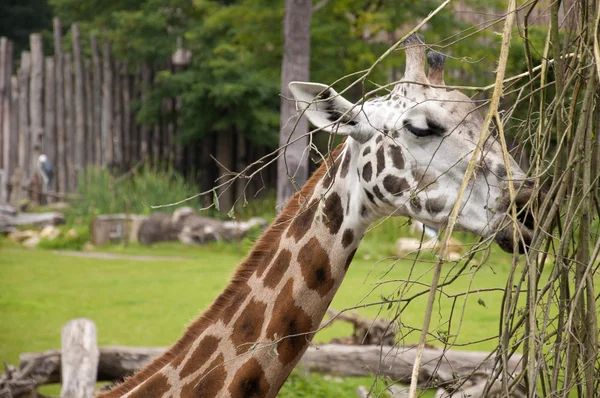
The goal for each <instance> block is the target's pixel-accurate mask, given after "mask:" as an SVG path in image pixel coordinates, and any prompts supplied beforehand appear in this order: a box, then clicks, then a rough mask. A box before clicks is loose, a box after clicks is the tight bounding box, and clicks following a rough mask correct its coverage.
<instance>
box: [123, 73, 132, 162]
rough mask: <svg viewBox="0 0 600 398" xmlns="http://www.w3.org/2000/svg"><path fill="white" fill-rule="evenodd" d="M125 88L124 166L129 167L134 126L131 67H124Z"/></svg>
mask: <svg viewBox="0 0 600 398" xmlns="http://www.w3.org/2000/svg"><path fill="white" fill-rule="evenodd" d="M121 79H122V83H121V86H122V87H123V145H122V146H123V164H124V165H125V167H129V166H130V165H131V164H132V163H133V162H132V159H133V158H132V154H131V146H132V145H133V143H132V142H131V139H132V134H131V132H132V126H131V120H132V117H131V81H130V76H129V65H128V64H124V65H123V74H122V76H121Z"/></svg>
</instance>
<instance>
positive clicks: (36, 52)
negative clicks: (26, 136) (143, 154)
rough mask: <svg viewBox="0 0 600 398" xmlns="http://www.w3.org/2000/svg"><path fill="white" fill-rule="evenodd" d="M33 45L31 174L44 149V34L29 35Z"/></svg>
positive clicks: (30, 111)
mask: <svg viewBox="0 0 600 398" xmlns="http://www.w3.org/2000/svg"><path fill="white" fill-rule="evenodd" d="M29 45H30V47H31V81H30V85H29V115H30V120H31V124H30V131H31V141H30V147H29V148H30V151H31V155H30V163H29V168H30V174H29V177H30V178H32V177H33V176H34V175H35V174H37V163H38V158H39V156H40V153H41V151H42V141H43V136H44V49H43V47H42V36H41V35H40V34H39V33H34V34H32V35H30V36H29Z"/></svg>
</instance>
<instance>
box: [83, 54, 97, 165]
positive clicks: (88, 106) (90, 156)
mask: <svg viewBox="0 0 600 398" xmlns="http://www.w3.org/2000/svg"><path fill="white" fill-rule="evenodd" d="M84 75H85V76H84V79H85V132H86V135H85V139H84V141H85V158H84V165H86V166H89V165H91V164H94V155H95V152H94V140H95V137H94V92H93V89H92V87H93V84H94V83H93V73H92V62H91V61H90V60H89V59H86V60H85V67H84Z"/></svg>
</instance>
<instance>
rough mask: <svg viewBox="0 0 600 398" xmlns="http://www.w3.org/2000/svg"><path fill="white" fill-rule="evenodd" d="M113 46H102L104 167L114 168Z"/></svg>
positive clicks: (105, 44) (107, 44) (107, 43)
mask: <svg viewBox="0 0 600 398" xmlns="http://www.w3.org/2000/svg"><path fill="white" fill-rule="evenodd" d="M111 52H112V50H111V46H110V42H109V41H108V40H105V41H104V45H103V46H102V65H103V66H102V147H103V151H104V153H103V155H104V157H103V162H102V166H107V165H109V166H112V164H113V162H114V141H113V140H114V126H113V112H112V110H113V109H112V108H113V92H112V90H113V87H112V86H113V65H112V56H111Z"/></svg>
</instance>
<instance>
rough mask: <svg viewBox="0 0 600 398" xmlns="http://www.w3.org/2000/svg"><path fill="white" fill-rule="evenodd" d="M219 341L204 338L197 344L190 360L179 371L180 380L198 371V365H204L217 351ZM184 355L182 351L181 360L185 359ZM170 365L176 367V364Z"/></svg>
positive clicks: (210, 337)
mask: <svg viewBox="0 0 600 398" xmlns="http://www.w3.org/2000/svg"><path fill="white" fill-rule="evenodd" d="M219 341H221V339H219V338H217V337H214V336H205V337H204V338H203V339H202V340H201V341H200V344H198V346H197V347H196V349H195V350H194V352H193V353H192V355H191V356H190V358H189V359H188V360H187V362H186V363H185V366H184V367H183V369H181V372H180V375H181V378H184V377H187V376H189V375H191V374H192V373H194V372H195V371H196V370H198V367H199V366H198V364H202V363H204V361H206V360H207V359H208V358H210V356H211V355H212V354H213V353H214V352H215V351H216V350H217V347H218V346H219ZM185 354H186V352H185V351H184V352H182V353H181V354H179V355H180V357H182V359H183V358H184V357H185ZM178 359H179V358H178ZM180 362H181V361H180ZM172 365H173V366H174V367H177V366H178V364H176V363H173V364H172Z"/></svg>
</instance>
